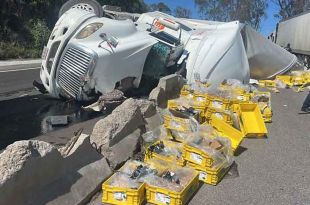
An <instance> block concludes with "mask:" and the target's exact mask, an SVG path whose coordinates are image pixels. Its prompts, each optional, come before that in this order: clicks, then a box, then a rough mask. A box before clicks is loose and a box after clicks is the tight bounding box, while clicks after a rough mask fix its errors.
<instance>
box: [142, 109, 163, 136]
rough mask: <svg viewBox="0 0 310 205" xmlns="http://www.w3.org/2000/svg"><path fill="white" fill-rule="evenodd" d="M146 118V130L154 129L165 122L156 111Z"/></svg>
mask: <svg viewBox="0 0 310 205" xmlns="http://www.w3.org/2000/svg"><path fill="white" fill-rule="evenodd" d="M144 120H145V129H146V132H148V131H152V130H153V129H155V128H157V127H158V126H160V125H162V124H163V119H162V118H161V116H160V114H158V113H156V114H155V115H153V116H151V117H149V118H144Z"/></svg>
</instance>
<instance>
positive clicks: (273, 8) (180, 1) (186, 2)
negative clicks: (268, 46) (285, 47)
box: [144, 0, 279, 36]
mask: <svg viewBox="0 0 310 205" xmlns="http://www.w3.org/2000/svg"><path fill="white" fill-rule="evenodd" d="M144 2H145V3H147V4H152V3H158V2H164V3H165V4H166V5H168V6H169V8H170V9H171V10H174V8H175V7H177V6H182V7H184V8H188V9H190V10H191V11H192V18H199V16H198V14H197V12H196V9H195V4H194V0H144ZM268 4H269V5H268V8H267V12H266V13H267V16H266V18H265V19H263V21H262V25H261V30H260V32H261V33H262V34H263V35H264V36H268V35H269V34H270V33H271V32H273V31H274V30H275V28H276V24H277V22H278V21H279V19H277V18H276V17H274V14H276V13H277V11H278V7H277V5H275V4H274V3H273V2H272V1H269V3H268Z"/></svg>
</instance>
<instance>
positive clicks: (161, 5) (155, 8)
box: [149, 2, 171, 15]
mask: <svg viewBox="0 0 310 205" xmlns="http://www.w3.org/2000/svg"><path fill="white" fill-rule="evenodd" d="M149 11H160V12H163V13H166V14H169V15H171V9H170V8H169V7H168V6H167V5H166V4H164V3H163V2H159V3H158V4H150V5H149Z"/></svg>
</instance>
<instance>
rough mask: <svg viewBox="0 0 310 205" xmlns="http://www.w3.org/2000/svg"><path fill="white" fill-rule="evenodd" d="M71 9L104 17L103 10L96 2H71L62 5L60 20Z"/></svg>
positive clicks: (92, 0)
mask: <svg viewBox="0 0 310 205" xmlns="http://www.w3.org/2000/svg"><path fill="white" fill-rule="evenodd" d="M71 8H79V9H82V10H86V11H90V12H94V13H95V14H96V16H98V17H102V16H103V9H102V7H101V5H100V4H99V3H98V2H97V1H96V0H69V1H67V2H66V3H64V4H63V5H62V7H61V8H60V10H59V13H58V18H60V17H61V16H62V15H63V14H64V13H65V12H66V11H68V10H69V9H71Z"/></svg>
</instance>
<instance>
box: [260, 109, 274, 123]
mask: <svg viewBox="0 0 310 205" xmlns="http://www.w3.org/2000/svg"><path fill="white" fill-rule="evenodd" d="M262 115H263V118H264V122H267V123H269V122H272V110H271V108H269V107H266V108H264V109H263V110H262Z"/></svg>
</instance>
